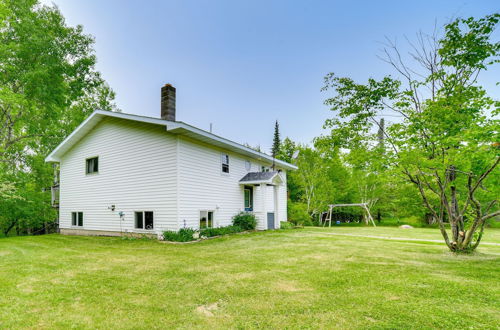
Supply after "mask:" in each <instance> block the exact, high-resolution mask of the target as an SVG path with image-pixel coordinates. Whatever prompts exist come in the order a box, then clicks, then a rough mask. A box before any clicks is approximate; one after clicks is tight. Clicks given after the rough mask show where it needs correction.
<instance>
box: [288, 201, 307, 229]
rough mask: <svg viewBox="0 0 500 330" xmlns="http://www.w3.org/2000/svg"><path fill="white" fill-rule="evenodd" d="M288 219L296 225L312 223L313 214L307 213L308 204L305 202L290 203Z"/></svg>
mask: <svg viewBox="0 0 500 330" xmlns="http://www.w3.org/2000/svg"><path fill="white" fill-rule="evenodd" d="M288 221H290V222H291V223H293V224H294V225H305V226H310V225H312V221H311V216H310V215H309V213H307V206H306V205H305V204H303V203H293V202H289V203H288Z"/></svg>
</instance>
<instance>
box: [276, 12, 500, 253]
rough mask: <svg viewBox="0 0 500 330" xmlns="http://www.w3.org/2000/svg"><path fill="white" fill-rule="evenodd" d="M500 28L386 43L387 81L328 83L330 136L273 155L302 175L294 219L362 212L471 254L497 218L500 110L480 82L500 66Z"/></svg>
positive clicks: (488, 20) (293, 190)
mask: <svg viewBox="0 0 500 330" xmlns="http://www.w3.org/2000/svg"><path fill="white" fill-rule="evenodd" d="M499 20H500V14H498V13H495V14H492V15H487V16H485V17H482V18H479V19H476V18H473V17H471V18H466V19H462V18H458V19H455V20H454V21H452V22H450V23H448V24H446V25H445V26H444V27H443V32H442V33H441V34H439V33H438V32H434V33H433V34H424V33H418V34H417V36H416V40H415V41H411V40H408V47H409V48H410V51H409V53H408V54H405V53H404V52H402V50H401V49H400V48H399V47H398V46H397V45H396V44H395V43H394V42H391V41H390V40H387V43H386V47H385V49H384V51H383V56H382V57H381V60H382V61H384V62H386V63H387V64H388V65H389V66H390V67H391V68H392V72H391V74H388V75H386V76H384V77H382V78H381V79H375V78H372V77H370V78H368V79H367V81H366V82H365V83H359V82H356V81H354V80H353V79H351V78H349V77H340V76H338V75H336V74H334V73H330V74H328V75H327V76H326V77H325V81H324V82H325V84H324V88H323V91H324V92H326V93H328V94H329V97H328V98H327V99H326V100H325V104H326V105H327V106H329V107H330V109H331V111H332V113H333V116H332V118H330V119H328V120H326V122H325V124H324V128H326V129H328V130H329V134H327V135H323V136H319V137H317V138H316V139H315V140H314V143H313V145H312V146H305V145H297V144H295V143H293V141H291V140H289V139H285V140H284V141H283V142H282V143H281V146H280V153H279V154H278V157H279V158H280V159H283V160H286V161H289V162H292V163H293V162H295V163H296V164H297V165H298V166H299V170H298V171H297V172H292V173H290V175H289V179H288V188H289V192H290V200H291V203H290V209H289V214H290V218H291V220H292V221H296V222H303V223H311V222H312V221H315V217H317V216H318V215H319V214H321V212H324V211H326V209H327V205H328V204H333V203H366V204H367V205H368V207H369V208H371V209H372V210H374V212H373V211H372V213H375V214H378V215H379V218H380V216H381V215H383V216H385V217H397V218H404V217H408V216H413V217H418V218H420V219H421V221H422V222H426V223H435V224H436V225H437V226H438V227H439V229H440V231H441V233H442V235H443V239H444V241H445V243H446V245H447V246H448V247H449V249H450V250H451V251H454V252H471V251H474V250H475V248H476V247H477V246H478V245H479V243H480V241H481V237H482V235H483V231H484V228H485V226H486V224H487V222H488V221H489V220H492V219H495V218H498V217H499V215H500V210H499V206H498V199H499V196H500V175H499V171H498V163H499V161H500V121H499V119H498V117H499V115H500V101H499V100H496V99H494V98H493V97H492V96H490V95H489V93H488V91H487V90H486V89H485V88H484V87H483V86H482V85H481V84H480V80H479V78H480V77H481V74H482V73H483V72H484V71H486V70H488V69H491V68H492V67H495V66H497V65H498V63H499V61H500V42H499V41H498V38H497V39H495V34H494V31H495V28H496V27H497V25H498V22H499ZM408 57H409V59H408ZM497 86H498V84H497ZM496 91H498V89H497V90H496ZM389 119H393V120H389ZM296 150H299V155H298V157H297V158H296V159H293V158H292V155H293V154H294V153H295V152H296Z"/></svg>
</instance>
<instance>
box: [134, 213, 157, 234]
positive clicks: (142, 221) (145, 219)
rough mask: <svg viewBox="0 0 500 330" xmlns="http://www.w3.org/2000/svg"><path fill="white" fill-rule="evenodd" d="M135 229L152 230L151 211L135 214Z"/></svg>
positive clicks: (152, 217) (152, 219) (152, 218)
mask: <svg viewBox="0 0 500 330" xmlns="http://www.w3.org/2000/svg"><path fill="white" fill-rule="evenodd" d="M135 228H136V229H146V230H152V229H154V216H153V212H152V211H139V212H135Z"/></svg>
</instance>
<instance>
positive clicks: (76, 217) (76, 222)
mask: <svg viewBox="0 0 500 330" xmlns="http://www.w3.org/2000/svg"><path fill="white" fill-rule="evenodd" d="M71 225H72V226H76V227H83V212H71Z"/></svg>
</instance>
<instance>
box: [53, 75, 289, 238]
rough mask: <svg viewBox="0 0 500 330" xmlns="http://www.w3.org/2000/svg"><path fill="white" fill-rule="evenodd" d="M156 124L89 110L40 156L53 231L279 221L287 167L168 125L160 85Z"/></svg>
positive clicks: (168, 101)
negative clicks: (48, 172)
mask: <svg viewBox="0 0 500 330" xmlns="http://www.w3.org/2000/svg"><path fill="white" fill-rule="evenodd" d="M161 118H162V119H157V118H150V117H143V116H137V115H131V114H125V113H119V112H109V111H100V110H97V111H95V112H94V113H92V115H90V116H89V117H88V118H87V119H86V120H85V121H84V122H83V123H82V124H81V125H80V126H78V128H76V129H75V131H73V132H72V133H71V134H70V135H69V136H68V137H67V138H66V139H65V140H64V141H63V142H62V143H61V144H60V145H59V146H58V147H57V148H56V149H54V150H53V151H52V152H51V153H50V155H49V156H47V158H46V161H47V162H54V163H59V169H60V175H59V180H60V185H59V189H60V191H59V227H60V230H61V233H63V234H89V235H92V234H94V235H120V234H121V233H124V232H135V233H151V234H159V233H161V232H163V231H164V230H178V229H180V228H183V227H189V228H195V229H197V228H204V227H212V226H213V227H217V226H227V225H230V224H231V221H232V217H233V216H234V215H236V214H237V213H239V212H240V211H251V212H253V213H254V214H255V215H256V217H257V219H258V225H257V229H261V230H263V229H272V228H278V226H279V223H280V221H286V220H287V191H286V174H287V171H288V170H295V169H297V167H296V166H294V165H292V164H289V163H286V162H283V161H280V160H273V158H272V157H271V156H269V155H266V154H264V153H261V152H257V151H255V150H252V149H251V148H248V147H245V146H243V145H241V144H238V143H235V142H233V141H230V140H227V139H224V138H222V137H220V136H217V135H215V134H212V133H209V132H207V131H204V130H201V129H199V128H196V127H193V126H190V125H188V124H185V123H183V122H180V121H175V88H174V87H172V86H171V85H168V84H167V85H165V86H164V87H163V88H162V101H161ZM273 162H274V164H275V167H274V169H275V170H274V171H273V170H272V169H271V168H272V165H273Z"/></svg>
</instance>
